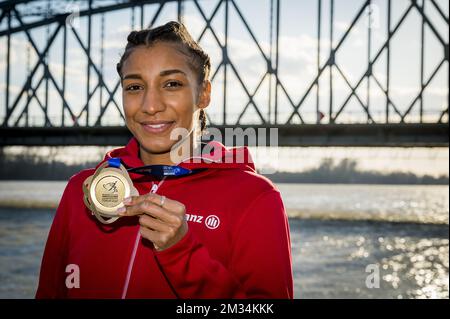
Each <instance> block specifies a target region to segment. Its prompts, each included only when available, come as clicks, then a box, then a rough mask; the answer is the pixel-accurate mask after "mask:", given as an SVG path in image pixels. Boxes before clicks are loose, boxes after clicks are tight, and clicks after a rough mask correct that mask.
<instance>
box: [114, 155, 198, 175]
mask: <svg viewBox="0 0 450 319" xmlns="http://www.w3.org/2000/svg"><path fill="white" fill-rule="evenodd" d="M108 164H109V166H111V167H116V168H119V167H120V164H122V165H124V166H125V164H124V163H122V162H121V160H120V158H118V157H114V158H110V159H108ZM125 167H126V166H125ZM126 168H127V171H128V172H130V173H136V174H141V175H153V176H156V177H159V178H162V177H165V176H184V175H189V174H194V173H196V172H199V171H201V170H203V169H202V168H200V169H193V170H190V169H187V168H183V167H181V166H176V165H145V166H140V167H126Z"/></svg>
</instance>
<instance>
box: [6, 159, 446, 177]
mask: <svg viewBox="0 0 450 319" xmlns="http://www.w3.org/2000/svg"><path fill="white" fill-rule="evenodd" d="M0 155H1V153H0ZM95 166H96V163H90V162H86V163H83V164H76V165H67V164H65V163H62V162H56V161H51V162H48V161H45V160H44V159H40V158H36V157H33V156H31V155H25V154H22V155H21V156H16V157H12V156H5V157H2V156H0V180H2V181H6V180H39V181H67V180H69V178H70V177H71V176H73V175H74V174H76V173H78V172H80V171H81V170H83V169H86V168H87V167H95ZM260 172H261V173H260V174H261V175H263V176H265V177H266V178H268V179H270V180H271V181H272V182H274V183H297V184H353V185H360V184H362V185H449V176H448V174H446V175H441V176H438V177H435V176H431V175H423V176H419V175H416V174H413V173H411V172H400V171H398V172H390V173H383V172H379V171H363V170H360V169H359V168H358V163H357V162H356V161H354V160H351V159H342V160H340V161H335V160H334V159H333V158H326V159H324V160H323V161H322V162H321V163H320V164H319V165H318V167H315V168H311V169H309V170H306V171H301V172H285V171H277V172H275V173H273V174H264V173H262V172H263V171H260ZM258 173H259V172H258Z"/></svg>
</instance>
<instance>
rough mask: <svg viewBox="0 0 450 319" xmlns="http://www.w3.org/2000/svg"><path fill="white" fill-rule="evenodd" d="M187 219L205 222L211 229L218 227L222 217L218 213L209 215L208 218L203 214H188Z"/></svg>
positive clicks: (193, 221)
mask: <svg viewBox="0 0 450 319" xmlns="http://www.w3.org/2000/svg"><path fill="white" fill-rule="evenodd" d="M186 220H187V221H188V222H192V223H199V224H204V225H205V226H206V227H207V228H209V229H217V228H218V227H219V225H220V219H219V217H218V216H217V215H209V216H207V217H206V218H204V216H202V215H194V214H186Z"/></svg>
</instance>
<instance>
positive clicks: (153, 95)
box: [36, 22, 293, 298]
mask: <svg viewBox="0 0 450 319" xmlns="http://www.w3.org/2000/svg"><path fill="white" fill-rule="evenodd" d="M210 67H211V65H210V61H209V57H208V55H207V54H206V53H205V52H204V51H203V50H202V49H201V48H200V46H199V45H198V44H197V43H196V42H195V41H193V40H192V38H191V36H190V35H189V33H188V31H187V30H186V28H185V27H184V25H182V24H180V23H177V22H169V23H167V24H165V25H163V26H160V27H158V28H155V29H149V30H141V31H134V32H132V33H131V34H130V35H129V36H128V44H127V46H126V49H125V53H124V54H123V56H122V58H121V60H120V62H119V63H118V64H117V71H118V73H119V75H120V77H121V81H122V92H123V108H124V113H125V117H126V124H127V127H128V129H129V130H130V131H131V133H132V134H133V138H132V139H131V140H130V142H129V143H128V144H127V145H126V146H125V147H122V148H118V149H114V150H112V151H110V152H108V153H107V154H106V155H105V158H104V160H103V161H102V162H101V163H99V164H98V165H97V167H96V168H95V169H87V170H83V171H81V172H80V173H78V174H76V175H74V176H73V177H72V178H71V179H70V181H69V183H68V184H67V187H66V189H65V191H64V194H63V196H62V199H61V201H60V204H59V206H58V209H57V212H56V215H55V218H54V220H53V224H52V227H51V229H50V233H49V236H48V240H47V244H46V247H45V251H44V256H43V259H42V266H41V272H40V279H39V287H38V290H37V293H36V297H37V298H293V279H292V263H291V262H292V258H291V247H290V233H289V224H288V219H287V216H286V212H285V209H284V205H283V202H282V199H281V195H280V192H279V191H278V189H277V188H276V187H275V185H274V184H273V183H272V182H270V181H269V180H268V179H267V178H265V177H263V176H261V175H259V174H258V173H257V172H256V168H255V165H254V163H253V161H252V158H251V156H250V153H249V151H248V149H247V148H246V147H241V148H226V147H225V146H224V145H223V144H221V143H220V142H210V143H208V144H202V143H200V142H198V141H197V137H199V136H200V133H201V131H202V130H203V129H204V128H205V124H206V121H205V112H204V109H205V108H206V107H207V106H208V105H209V103H210V95H211V83H210V81H209V80H208V77H209V71H210ZM177 130H181V131H184V132H187V133H186V134H184V135H181V136H180V135H178V136H176V138H174V136H173V135H174V134H173V133H174V132H175V131H177ZM198 150H201V152H200V155H199V156H196V154H197V151H198ZM180 151H181V155H180ZM192 152H194V154H195V156H191V154H193V153H192ZM174 154H175V155H176V156H174ZM143 175H144V176H143ZM157 193H158V194H157ZM71 269H77V272H76V273H72V272H71V271H70V270H71ZM74 282H76V283H77V284H74Z"/></svg>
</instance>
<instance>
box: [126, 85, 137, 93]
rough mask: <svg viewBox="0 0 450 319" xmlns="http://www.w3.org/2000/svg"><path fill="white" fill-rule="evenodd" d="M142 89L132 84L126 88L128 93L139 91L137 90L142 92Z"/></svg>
mask: <svg viewBox="0 0 450 319" xmlns="http://www.w3.org/2000/svg"><path fill="white" fill-rule="evenodd" d="M140 89H141V86H140V85H137V84H132V85H129V86H127V87H126V90H127V91H137V90H140Z"/></svg>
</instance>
